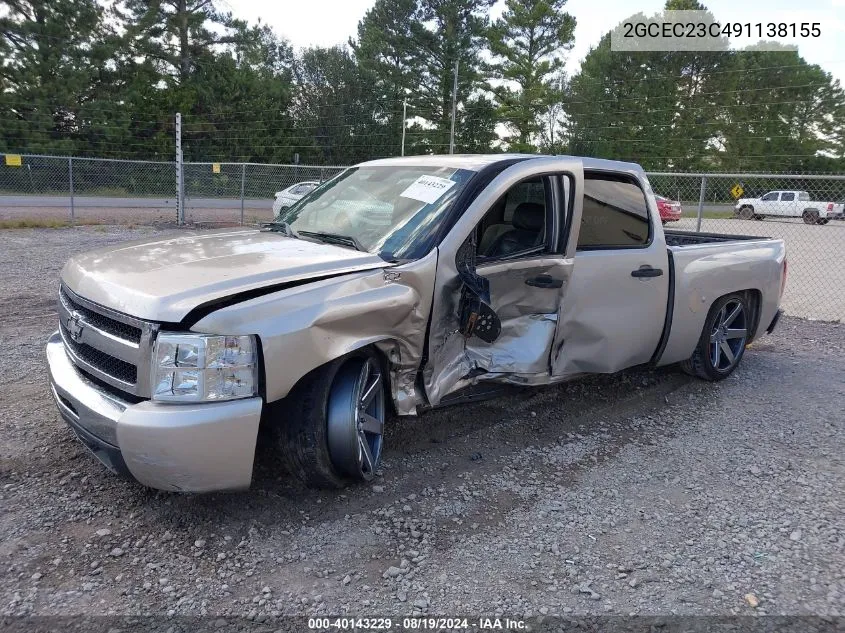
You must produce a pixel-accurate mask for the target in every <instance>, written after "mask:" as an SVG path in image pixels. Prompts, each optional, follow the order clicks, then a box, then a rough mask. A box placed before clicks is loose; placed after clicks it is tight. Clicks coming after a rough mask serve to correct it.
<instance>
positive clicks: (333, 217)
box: [273, 165, 475, 261]
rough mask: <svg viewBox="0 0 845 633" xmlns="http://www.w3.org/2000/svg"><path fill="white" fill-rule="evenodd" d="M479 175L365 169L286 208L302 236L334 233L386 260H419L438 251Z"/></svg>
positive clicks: (284, 216)
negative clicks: (451, 216) (459, 201)
mask: <svg viewBox="0 0 845 633" xmlns="http://www.w3.org/2000/svg"><path fill="white" fill-rule="evenodd" d="M473 175H475V172H474V171H471V170H467V169H457V168H454V167H437V166H426V167H421V166H417V167H415V166H395V165H390V166H363V167H353V168H351V169H347V170H346V171H344V172H343V173H341V174H340V175H338V176H337V177H335V178H333V179H332V180H329V181H328V182H325V183H323V184H322V185H320V186H319V187H317V189H315V190H314V191H313V192H311V193H310V194H309V195H307V196H306V197H305V198H303V199H302V200H300V201H299V202H297V203H296V204H294V205H293V206H292V207H290V209H286V210H285V211H283V212H282V213H280V214H279V216H278V217H277V218H276V219H275V221H274V222H273V224H277V225H278V224H281V223H285V224H286V225H287V229H288V230H289V231H290V232H291V233H292V234H293V235H294V236H296V235H297V234H299V232H303V237H305V236H308V237H309V239H310V238H311V236H315V235H317V234H330V237H331V238H332V239H334V240H335V241H334V242H333V243H341V242H340V241H339V238H341V237H343V238H350V239H349V243H351V244H355V247H360V248H362V249H363V250H366V251H369V252H371V253H375V254H377V255H379V256H381V257H382V258H383V259H385V260H388V261H392V260H404V259H418V258H420V257H422V256H424V255H426V254H427V253H428V252H429V251H430V250H431V249H432V247H433V246H434V240H435V239H436V236H437V231H438V229H439V228H440V226H441V225H442V223H443V221H444V219H445V218H446V216H447V213H448V211H449V209H450V208H451V206H452V204H453V203H454V201H455V199H456V198H457V196H458V194H459V193H460V192H461V191H462V190H463V188H464V187H465V186H466V183H467V182H468V181H469V180H470V179H471V178H472V176H473Z"/></svg>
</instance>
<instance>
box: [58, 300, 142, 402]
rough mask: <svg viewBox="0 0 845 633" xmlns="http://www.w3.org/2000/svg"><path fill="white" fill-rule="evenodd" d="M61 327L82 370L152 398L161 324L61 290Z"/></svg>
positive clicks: (129, 390) (130, 391)
mask: <svg viewBox="0 0 845 633" xmlns="http://www.w3.org/2000/svg"><path fill="white" fill-rule="evenodd" d="M59 330H60V332H61V335H62V340H63V341H64V345H65V350H66V351H67V354H68V356H69V357H70V359H71V360H72V361H73V362H74V364H75V365H76V366H77V367H78V368H79V369H80V370H82V371H83V372H85V373H87V374H88V375H89V376H92V377H94V378H96V379H99V380H101V381H103V382H104V383H106V384H107V385H110V386H112V387H115V388H117V389H119V390H120V391H123V392H125V393H126V394H129V395H131V396H136V397H141V398H149V392H150V386H149V368H150V353H151V348H152V342H153V340H154V338H155V333H156V332H157V330H158V325H157V324H155V323H152V322H149V321H144V320H141V319H136V318H135V317H131V316H129V315H126V314H123V313H121V312H117V311H116V310H112V309H110V308H106V307H104V306H101V305H99V304H96V303H93V302H91V301H88V300H87V299H83V298H82V297H80V296H79V295H76V294H75V293H73V292H72V291H71V290H70V289H68V288H66V287H65V286H62V287H61V288H60V289H59Z"/></svg>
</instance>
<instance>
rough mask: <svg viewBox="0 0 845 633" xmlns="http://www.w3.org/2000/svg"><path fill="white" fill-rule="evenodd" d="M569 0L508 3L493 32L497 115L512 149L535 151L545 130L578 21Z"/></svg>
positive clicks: (492, 50) (493, 66)
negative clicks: (505, 127) (568, 9)
mask: <svg viewBox="0 0 845 633" xmlns="http://www.w3.org/2000/svg"><path fill="white" fill-rule="evenodd" d="M565 4H566V0H506V3H505V7H506V8H505V11H504V13H503V14H502V17H501V18H499V19H498V20H497V21H496V22H495V23H494V24H493V26H492V28H491V29H490V50H491V52H492V54H493V55H494V57H495V58H496V60H497V61H496V62H495V63H494V64H493V65H492V71H493V76H494V77H495V78H496V79H499V80H501V81H502V82H503V83H501V84H499V85H496V86H495V87H494V88H493V93H494V94H495V96H496V100H497V101H498V103H499V115H500V118H501V120H503V121H505V122H506V123H507V125H508V127H509V128H510V130H511V132H512V135H511V136H510V137H509V138H507V139H506V140H507V141H508V142H509V146H510V147H509V149H511V150H512V151H518V152H534V151H536V150H537V142H538V141H539V135H540V132H541V131H542V130H543V128H544V126H545V121H543V120H542V118H541V117H542V115H544V114H546V113H548V109H549V106H550V105H551V104H552V103H553V102H554V100H555V97H557V96H558V92H557V90H556V86H555V82H554V81H553V78H554V76H555V75H556V73H558V72H559V71H560V70H561V68H562V67H563V63H564V60H563V58H562V53H563V52H564V51H566V50H569V49H571V48H572V43H573V40H574V32H575V18H573V17H572V16H571V15H570V14H569V13H566V12H565V11H564V10H563V8H564V5H565Z"/></svg>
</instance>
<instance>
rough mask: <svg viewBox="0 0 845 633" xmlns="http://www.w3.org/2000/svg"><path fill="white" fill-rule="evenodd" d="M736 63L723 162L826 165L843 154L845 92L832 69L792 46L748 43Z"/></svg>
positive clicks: (734, 165)
mask: <svg viewBox="0 0 845 633" xmlns="http://www.w3.org/2000/svg"><path fill="white" fill-rule="evenodd" d="M769 46H771V43H770V44H769ZM734 63H735V70H736V72H734V73H731V82H730V83H729V84H728V85H726V88H727V89H728V92H727V94H728V96H729V99H728V101H727V103H726V104H725V107H724V110H723V112H722V115H721V120H722V121H723V126H722V127H723V134H722V136H721V138H720V139H719V140H720V143H719V146H718V149H719V154H718V156H719V165H720V166H721V167H723V168H725V169H742V170H751V171H754V170H761V171H772V170H779V171H797V172H801V171H812V170H814V169H820V168H821V169H824V170H825V171H827V170H829V169H830V168H831V167H832V165H831V159H832V158H835V157H837V156H838V157H842V156H843V145H842V132H843V121H845V92H843V90H842V87H841V85H840V83H839V81H838V80H835V79H833V77H832V76H831V75H830V73H827V72H825V71H824V70H822V69H821V68H820V67H819V66H817V65H815V64H809V63H807V62H806V61H805V60H804V59H803V58H802V57H801V56H800V55H798V53H797V52H794V51H788V50H784V51H772V50H767V51H761V50H759V49H758V48H756V47H755V48H751V49H746V50H744V51H741V52H738V53H736V55H735V59H734ZM840 165H842V163H840ZM840 168H841V167H840Z"/></svg>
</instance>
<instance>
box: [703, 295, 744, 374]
mask: <svg viewBox="0 0 845 633" xmlns="http://www.w3.org/2000/svg"><path fill="white" fill-rule="evenodd" d="M747 339H748V323H747V322H746V315H745V308H743V306H742V302H740V301H739V300H738V299H732V300H731V301H728V302H727V303H726V304H725V305H723V306H722V309H721V310H719V313H718V314H717V315H716V320H715V321H714V323H713V329H712V330H711V332H710V364H711V366H712V367H713V368H714V369H715V370H716V371H720V372H726V371H730V370H731V369H733V367H734V366H735V365H736V364H737V363H738V362H739V359H740V357H741V356H742V352H743V349H744V348H745V341H746V340H747Z"/></svg>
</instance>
